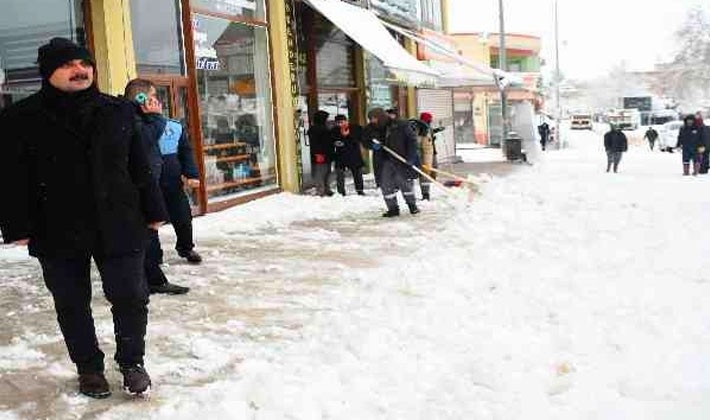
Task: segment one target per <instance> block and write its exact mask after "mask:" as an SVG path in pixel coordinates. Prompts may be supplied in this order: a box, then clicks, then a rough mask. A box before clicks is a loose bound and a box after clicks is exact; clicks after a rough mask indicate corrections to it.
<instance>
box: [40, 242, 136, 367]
mask: <svg viewBox="0 0 710 420" xmlns="http://www.w3.org/2000/svg"><path fill="white" fill-rule="evenodd" d="M94 261H96V265H97V266H98V268H99V273H100V274H101V282H102V286H103V291H104V295H105V296H106V299H107V300H108V301H109V302H110V303H111V313H112V314H113V326H114V335H115V337H116V354H115V356H114V359H115V360H116V362H118V364H119V365H121V366H125V365H133V364H143V356H144V354H145V333H146V325H147V323H148V288H147V286H146V282H145V277H144V276H143V253H142V252H141V253H139V254H133V255H128V256H123V257H111V258H101V257H97V256H94ZM40 264H41V265H42V271H43V273H44V282H45V284H46V285H47V288H48V289H49V291H50V292H51V293H52V296H53V297H54V308H55V310H56V312H57V321H59V328H60V329H61V331H62V334H63V335H64V341H65V343H66V345H67V350H69V357H70V358H71V360H72V362H74V363H75V364H76V366H77V370H78V371H79V373H87V372H103V370H104V353H103V352H102V351H101V349H99V345H98V341H97V339H96V330H95V328H94V319H93V317H92V314H91V279H90V268H91V257H90V256H88V255H87V256H83V257H72V258H46V257H43V258H40Z"/></svg>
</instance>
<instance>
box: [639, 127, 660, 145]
mask: <svg viewBox="0 0 710 420" xmlns="http://www.w3.org/2000/svg"><path fill="white" fill-rule="evenodd" d="M643 138H644V139H646V140H647V141H648V147H649V148H650V149H651V150H653V147H654V146H655V145H656V140H657V139H658V131H656V130H654V129H653V127H648V130H646V134H644V135H643Z"/></svg>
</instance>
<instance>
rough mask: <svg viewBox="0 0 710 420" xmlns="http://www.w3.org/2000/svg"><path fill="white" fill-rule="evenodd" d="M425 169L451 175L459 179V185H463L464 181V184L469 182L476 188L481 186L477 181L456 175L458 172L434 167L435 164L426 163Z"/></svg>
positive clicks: (447, 175) (450, 176)
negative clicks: (454, 172)
mask: <svg viewBox="0 0 710 420" xmlns="http://www.w3.org/2000/svg"><path fill="white" fill-rule="evenodd" d="M424 169H426V170H428V171H433V172H436V173H438V174H441V175H444V176H446V177H449V178H452V179H454V180H456V181H458V184H459V185H461V184H462V183H463V184H469V185H471V186H473V187H476V188H478V187H479V184H478V183H477V182H474V181H471V180H470V179H466V178H463V177H460V176H458V175H456V174H452V173H450V172H446V171H442V170H441V169H438V168H434V167H433V166H429V165H424Z"/></svg>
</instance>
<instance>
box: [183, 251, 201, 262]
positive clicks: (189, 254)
mask: <svg viewBox="0 0 710 420" xmlns="http://www.w3.org/2000/svg"><path fill="white" fill-rule="evenodd" d="M178 255H179V256H180V257H182V258H185V259H186V260H187V262H189V263H192V264H199V263H201V262H202V256H201V255H200V254H198V253H197V252H195V251H194V250H192V249H191V250H189V251H180V252H178Z"/></svg>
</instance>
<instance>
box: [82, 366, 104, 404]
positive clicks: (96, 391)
mask: <svg viewBox="0 0 710 420" xmlns="http://www.w3.org/2000/svg"><path fill="white" fill-rule="evenodd" d="M79 392H80V393H82V394H84V395H86V396H87V397H91V398H97V399H102V398H108V397H109V396H111V390H110V389H109V387H108V382H107V381H106V377H105V376H104V374H103V372H90V373H81V374H79Z"/></svg>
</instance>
